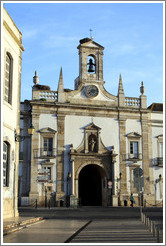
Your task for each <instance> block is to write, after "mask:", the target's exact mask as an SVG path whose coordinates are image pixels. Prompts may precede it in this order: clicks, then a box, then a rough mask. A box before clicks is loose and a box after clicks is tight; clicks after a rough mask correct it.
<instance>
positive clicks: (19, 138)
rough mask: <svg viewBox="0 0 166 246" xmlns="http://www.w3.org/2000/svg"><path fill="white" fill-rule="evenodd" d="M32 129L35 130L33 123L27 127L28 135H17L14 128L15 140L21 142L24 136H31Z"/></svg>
mask: <svg viewBox="0 0 166 246" xmlns="http://www.w3.org/2000/svg"><path fill="white" fill-rule="evenodd" d="M34 131H35V128H34V126H33V125H31V126H30V128H28V134H29V135H28V136H21V135H18V134H17V132H16V130H15V131H14V134H15V142H22V141H24V140H25V138H28V137H30V136H32V135H33V133H34Z"/></svg>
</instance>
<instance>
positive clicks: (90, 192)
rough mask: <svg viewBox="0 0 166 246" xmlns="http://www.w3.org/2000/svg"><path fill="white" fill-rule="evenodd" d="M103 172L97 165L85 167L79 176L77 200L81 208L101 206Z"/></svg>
mask: <svg viewBox="0 0 166 246" xmlns="http://www.w3.org/2000/svg"><path fill="white" fill-rule="evenodd" d="M103 178H104V170H103V169H102V168H101V167H100V166H98V165H87V166H85V167H84V168H83V169H82V170H81V171H80V174H79V198H80V200H81V205H83V206H101V205H102V189H103V184H102V180H103Z"/></svg>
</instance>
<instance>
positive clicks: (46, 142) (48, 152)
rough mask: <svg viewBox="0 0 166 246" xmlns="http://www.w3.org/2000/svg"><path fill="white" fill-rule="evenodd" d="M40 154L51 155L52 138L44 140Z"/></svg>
mask: <svg viewBox="0 0 166 246" xmlns="http://www.w3.org/2000/svg"><path fill="white" fill-rule="evenodd" d="M42 152H43V155H45V156H52V155H53V138H44V140H43V149H42Z"/></svg>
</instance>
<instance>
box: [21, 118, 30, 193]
mask: <svg viewBox="0 0 166 246" xmlns="http://www.w3.org/2000/svg"><path fill="white" fill-rule="evenodd" d="M28 118H29V115H24V118H23V119H24V121H23V124H24V125H23V133H24V135H25V136H27V135H28ZM28 142H29V138H25V139H24V142H23V163H22V170H24V171H23V172H22V193H21V196H28V188H29V187H28V185H27V184H28V180H27V178H28V165H29V160H28V154H29V153H28V151H27V150H28ZM25 170H26V171H25Z"/></svg>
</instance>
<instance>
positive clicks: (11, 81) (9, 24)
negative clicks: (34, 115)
mask: <svg viewBox="0 0 166 246" xmlns="http://www.w3.org/2000/svg"><path fill="white" fill-rule="evenodd" d="M2 47H3V49H2V56H1V58H2V72H3V165H2V166H1V167H2V168H3V218H8V217H13V216H18V205H17V204H18V164H19V143H18V142H16V141H15V131H16V132H17V133H19V129H20V88H21V66H22V51H24V47H23V46H22V34H21V32H20V31H19V29H18V28H17V26H16V25H15V23H14V22H13V20H12V19H11V17H10V16H9V14H8V13H7V11H6V10H5V8H3V39H2Z"/></svg>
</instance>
